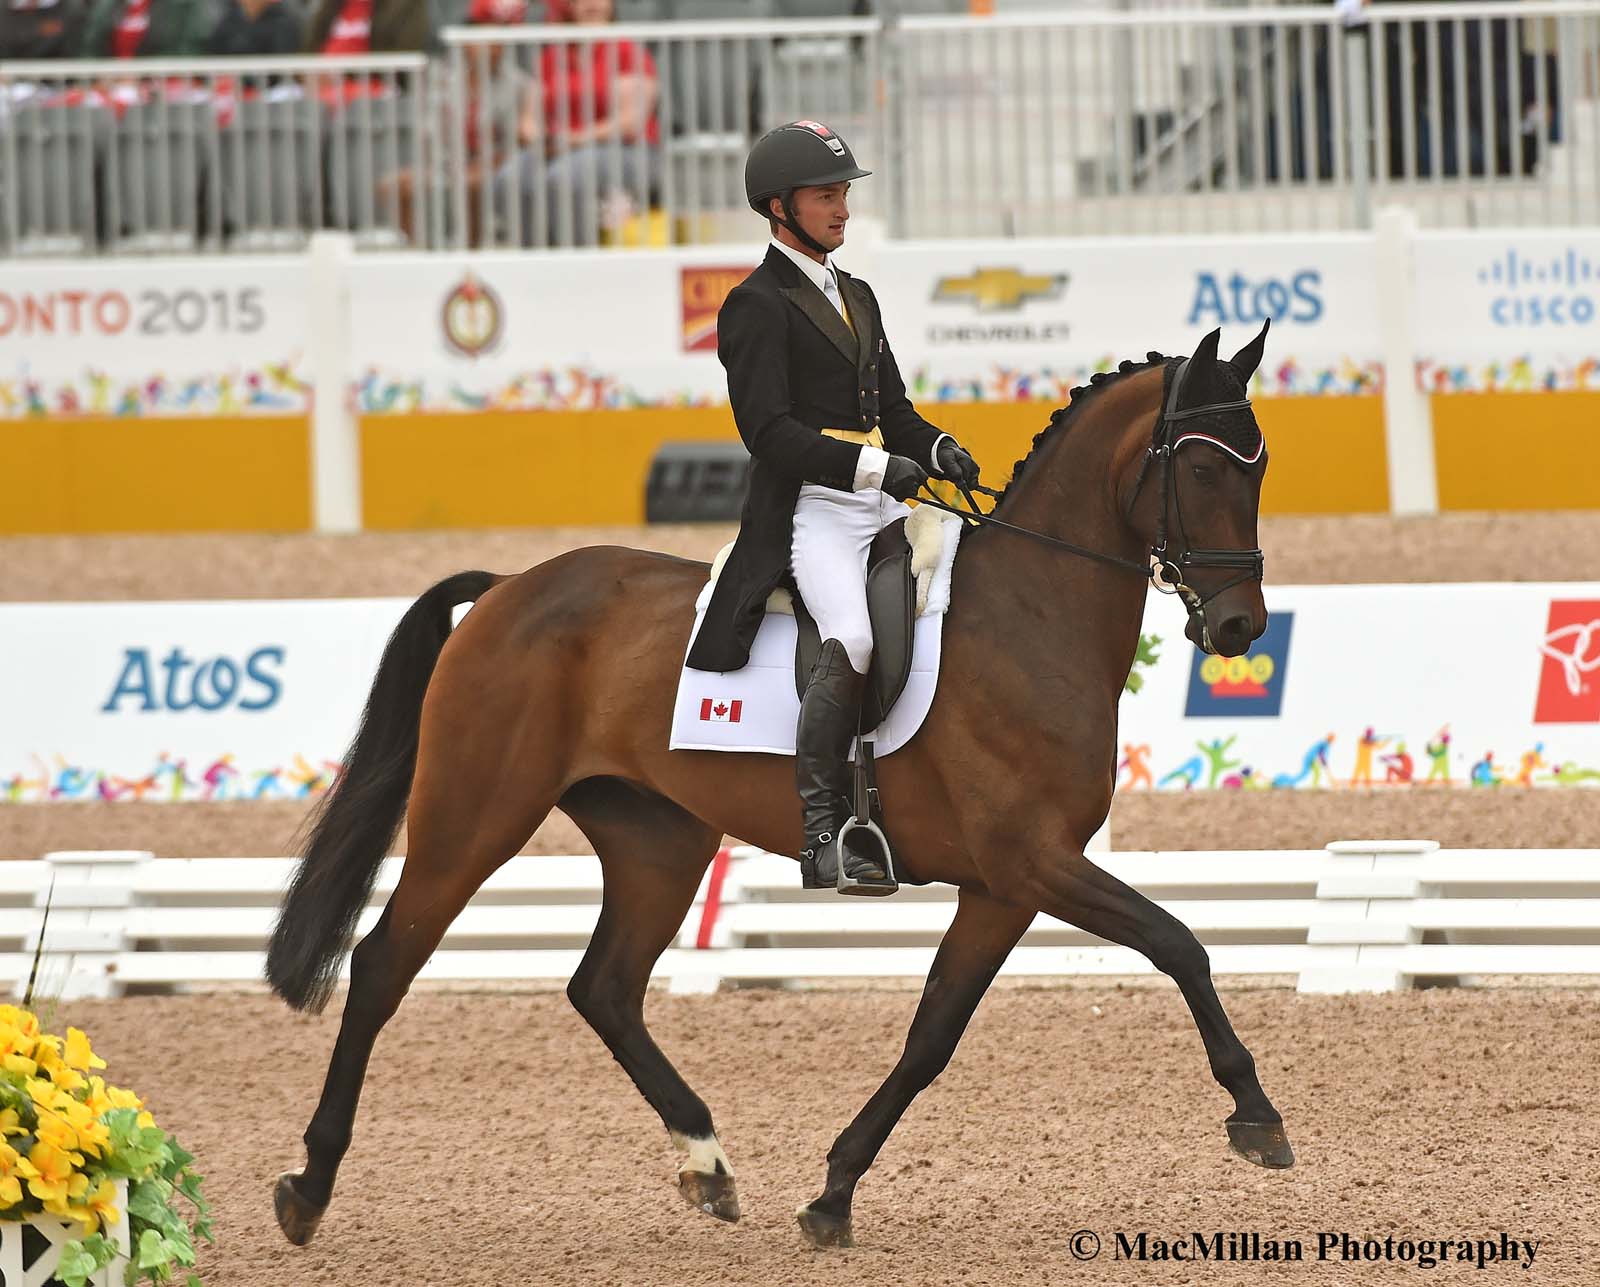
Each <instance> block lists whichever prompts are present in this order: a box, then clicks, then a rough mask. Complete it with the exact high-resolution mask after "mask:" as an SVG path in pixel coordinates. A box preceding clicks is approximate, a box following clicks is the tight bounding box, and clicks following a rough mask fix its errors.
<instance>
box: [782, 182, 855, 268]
mask: <svg viewBox="0 0 1600 1287" xmlns="http://www.w3.org/2000/svg"><path fill="white" fill-rule="evenodd" d="M849 195H850V185H849V184H848V183H827V184H823V185H822V186H821V187H816V188H796V189H795V190H794V199H793V202H792V203H791V204H792V206H793V209H794V218H795V222H796V223H798V224H799V225H800V226H801V227H802V228H804V229H805V230H806V231H807V232H808V233H810V234H811V236H812V237H814V238H816V240H817V242H818V244H819V245H822V246H825V247H826V248H827V249H828V250H829V251H830V252H831V251H835V250H837V249H839V247H840V246H842V245H844V226H845V223H846V222H847V221H848V220H849V218H850V206H849ZM773 204H774V206H779V205H780V203H779V202H777V201H776V200H774V202H773ZM780 208H781V207H780Z"/></svg>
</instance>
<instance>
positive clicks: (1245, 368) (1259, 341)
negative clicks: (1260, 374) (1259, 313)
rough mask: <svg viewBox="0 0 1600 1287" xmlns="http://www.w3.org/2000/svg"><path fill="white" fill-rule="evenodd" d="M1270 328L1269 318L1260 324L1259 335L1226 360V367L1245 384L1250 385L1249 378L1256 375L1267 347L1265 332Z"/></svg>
mask: <svg viewBox="0 0 1600 1287" xmlns="http://www.w3.org/2000/svg"><path fill="white" fill-rule="evenodd" d="M1271 326H1272V319H1271V318H1270V317H1269V318H1267V320H1266V321H1264V322H1263V323H1262V324H1261V333H1260V334H1259V335H1257V336H1256V337H1255V339H1253V340H1251V341H1250V343H1248V344H1246V345H1245V346H1244V347H1243V348H1242V349H1240V350H1239V351H1238V352H1237V353H1235V354H1234V355H1233V356H1232V357H1231V358H1230V359H1228V365H1229V366H1231V367H1232V368H1233V369H1234V370H1235V371H1236V372H1237V373H1238V376H1239V378H1240V379H1241V380H1243V381H1244V382H1245V383H1246V384H1249V383H1250V377H1251V376H1252V375H1254V374H1255V373H1256V368H1257V367H1258V366H1260V365H1261V355H1262V353H1263V352H1265V351H1266V347H1267V330H1268V329H1269V328H1270V327H1271Z"/></svg>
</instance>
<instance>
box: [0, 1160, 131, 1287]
mask: <svg viewBox="0 0 1600 1287" xmlns="http://www.w3.org/2000/svg"><path fill="white" fill-rule="evenodd" d="M117 1209H118V1210H119V1211H121V1212H122V1219H120V1220H118V1221H117V1223H116V1224H114V1225H112V1226H111V1227H110V1228H109V1229H105V1230H103V1231H102V1232H104V1233H105V1235H106V1237H107V1238H109V1239H110V1240H111V1241H112V1242H113V1243H115V1244H116V1246H117V1249H118V1250H119V1251H121V1252H122V1254H123V1255H124V1256H127V1255H128V1254H129V1249H130V1247H131V1245H132V1244H131V1242H130V1241H129V1238H128V1182H127V1181H126V1180H118V1181H117ZM24 1229H32V1230H34V1231H35V1232H37V1233H38V1234H39V1235H40V1236H41V1237H42V1238H43V1239H44V1240H45V1242H46V1243H47V1244H48V1245H47V1246H46V1247H45V1248H44V1249H43V1250H39V1249H38V1247H37V1246H36V1245H35V1246H30V1247H29V1248H28V1251H29V1252H31V1254H32V1255H33V1257H34V1258H33V1259H32V1260H31V1261H29V1260H27V1259H26V1258H25V1256H24V1247H23V1238H24V1235H23V1230H24ZM82 1233H83V1225H82V1224H80V1223H79V1222H78V1221H76V1220H63V1219H62V1218H61V1217H60V1216H53V1215H44V1214H42V1213H41V1214H40V1215H36V1216H34V1217H32V1218H31V1219H29V1220H0V1287H44V1284H46V1283H48V1282H50V1281H51V1275H53V1274H54V1273H55V1270H56V1266H57V1265H58V1264H60V1263H61V1248H62V1247H64V1246H66V1245H67V1243H69V1242H72V1241H74V1240H75V1239H77V1238H79V1237H81V1236H82ZM27 1241H28V1242H29V1243H30V1244H32V1243H34V1241H35V1240H34V1239H32V1238H29V1239H28V1240H27ZM127 1264H128V1262H127V1261H126V1260H113V1261H112V1262H111V1263H110V1264H109V1265H107V1266H106V1267H105V1268H104V1269H102V1270H101V1271H100V1272H99V1273H97V1274H96V1275H95V1276H94V1277H93V1278H91V1279H89V1281H90V1282H91V1283H93V1284H94V1285H95V1287H123V1277H122V1271H123V1269H124V1268H125V1267H126V1266H127Z"/></svg>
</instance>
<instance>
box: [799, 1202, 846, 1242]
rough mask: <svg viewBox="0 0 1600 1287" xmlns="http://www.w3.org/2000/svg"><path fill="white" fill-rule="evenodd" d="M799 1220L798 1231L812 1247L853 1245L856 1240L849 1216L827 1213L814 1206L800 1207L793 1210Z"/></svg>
mask: <svg viewBox="0 0 1600 1287" xmlns="http://www.w3.org/2000/svg"><path fill="white" fill-rule="evenodd" d="M795 1218H796V1219H797V1220H799V1221H800V1232H801V1233H803V1234H805V1236H806V1241H807V1242H809V1243H810V1244H811V1245H812V1246H813V1247H853V1246H855V1245H856V1240H855V1238H854V1236H853V1235H852V1233H851V1229H850V1217H849V1216H847V1215H845V1216H836V1215H829V1214H828V1213H827V1212H826V1211H818V1210H817V1209H816V1208H815V1207H810V1206H805V1207H801V1208H800V1209H799V1210H798V1211H796V1212H795Z"/></svg>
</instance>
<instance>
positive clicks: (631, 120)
mask: <svg viewBox="0 0 1600 1287" xmlns="http://www.w3.org/2000/svg"><path fill="white" fill-rule="evenodd" d="M552 14H553V16H554V17H556V18H558V19H560V20H564V21H567V22H571V23H574V24H577V25H583V26H596V25H601V24H604V23H609V22H610V21H611V20H612V17H613V7H612V0H555V3H554V4H553V5H552ZM539 84H540V86H541V88H542V91H543V101H542V103H541V111H540V114H539V122H540V127H541V128H540V137H539V146H538V147H537V148H536V149H530V150H529V151H527V152H525V153H523V154H522V155H520V156H518V157H517V158H516V159H515V160H514V161H513V162H512V163H511V164H509V165H507V166H505V167H504V168H503V169H502V170H501V171H500V173H499V174H497V175H496V177H495V185H496V200H497V201H498V202H499V204H500V209H501V212H502V218H504V217H506V212H508V211H509V209H510V203H511V202H512V201H517V202H520V203H521V214H522V232H523V241H524V244H532V243H533V240H534V236H535V233H536V231H537V219H536V214H537V213H538V212H536V210H535V201H536V200H537V199H538V198H539V196H540V193H541V190H542V193H543V198H544V202H543V204H544V210H543V212H542V213H543V215H544V221H545V222H544V244H546V245H569V246H570V245H585V244H591V243H592V242H593V240H594V234H595V232H597V231H598V229H599V228H600V227H601V226H602V225H606V226H611V225H615V224H617V223H620V222H621V221H622V220H623V219H625V218H626V217H627V216H628V214H630V213H632V211H633V209H634V208H635V207H636V205H637V204H638V201H639V198H640V197H641V195H642V196H643V197H644V198H645V200H647V201H648V199H649V194H650V193H651V191H652V190H653V189H654V188H655V186H656V184H657V182H658V176H659V174H660V170H661V126H660V122H659V121H658V120H657V117H656V99H657V96H658V78H657V73H656V64H655V59H654V58H652V57H651V55H650V51H649V50H648V49H646V48H645V47H644V46H642V45H639V44H636V43H635V42H634V41H632V40H595V41H584V42H582V43H576V42H575V43H572V44H561V43H551V44H547V45H542V46H540V58H539ZM541 172H542V174H541Z"/></svg>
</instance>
